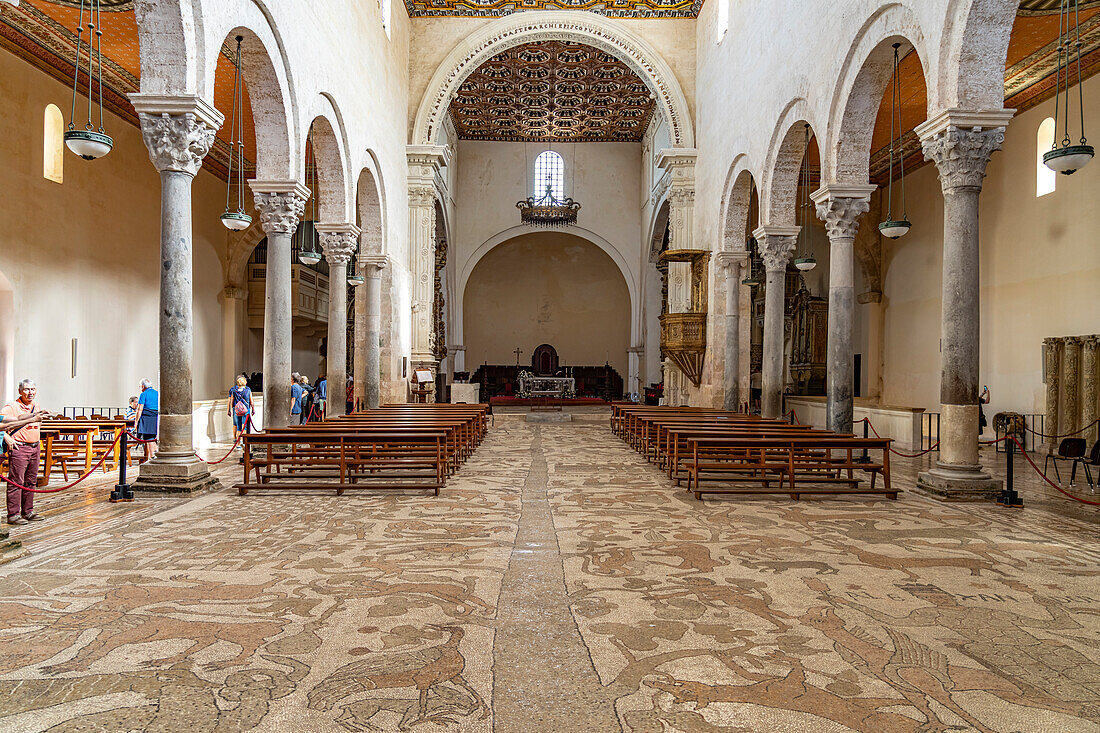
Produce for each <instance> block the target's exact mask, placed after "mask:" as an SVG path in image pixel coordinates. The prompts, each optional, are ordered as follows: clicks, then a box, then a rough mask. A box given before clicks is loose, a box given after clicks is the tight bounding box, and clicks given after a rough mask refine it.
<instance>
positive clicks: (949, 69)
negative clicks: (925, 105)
mask: <svg viewBox="0 0 1100 733" xmlns="http://www.w3.org/2000/svg"><path fill="white" fill-rule="evenodd" d="M1019 6H1020V3H1019V2H1018V0H951V2H950V4H949V5H948V10H947V13H946V15H945V26H944V32H943V42H941V44H940V57H939V72H940V83H939V85H938V94H937V96H936V105H935V107H934V108H933V111H934V112H940V111H942V110H945V109H951V108H960V109H967V110H979V109H1001V108H1002V107H1004V80H1005V79H1004V77H1005V61H1006V60H1007V58H1008V42H1009V39H1010V38H1011V36H1012V26H1013V24H1014V23H1015V22H1016V11H1017V10H1018V9H1019ZM931 100H932V95H931V94H929V106H930V107H931Z"/></svg>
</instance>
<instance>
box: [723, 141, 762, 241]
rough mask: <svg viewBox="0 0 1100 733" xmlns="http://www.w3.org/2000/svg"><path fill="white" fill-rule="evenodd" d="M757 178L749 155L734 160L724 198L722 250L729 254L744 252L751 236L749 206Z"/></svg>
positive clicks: (742, 155)
mask: <svg viewBox="0 0 1100 733" xmlns="http://www.w3.org/2000/svg"><path fill="white" fill-rule="evenodd" d="M755 184H756V177H755V176H754V175H753V173H752V167H751V166H750V164H749V159H748V156H747V155H744V154H741V155H738V156H737V157H736V158H734V159H733V163H732V164H730V169H729V173H727V174H726V186H725V194H724V195H723V196H722V208H721V217H722V218H721V219H720V220H719V221H721V222H722V249H723V250H724V251H727V252H743V251H744V250H745V243H746V241H747V239H748V236H749V231H748V229H749V223H748V219H749V205H750V202H751V200H752V189H753V187H754V186H755Z"/></svg>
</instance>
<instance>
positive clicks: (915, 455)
mask: <svg viewBox="0 0 1100 733" xmlns="http://www.w3.org/2000/svg"><path fill="white" fill-rule="evenodd" d="M856 422H865V423H867V427H869V428H871V432H872V433H874V434H875V437H876V438H878V439H880V440H881V439H882V436H881V435H879V434H878V431H877V430H875V426H874V425H873V424H872V423H871V418H869V417H865V418H863V419H862V420H856ZM939 447H940V441H938V440H937V441H936V442H935V443H933V444H932V447H931V448H929V449H928V450H922V451H921V452H920V453H902V452H901V451H898V450H894V449H893V448H891V449H890V452H891V453H893V454H894V455H895V456H901V457H902V458H920V457H921V456H926V455H928V454H929V453H931V452H932V451H934V450H936V449H937V448H939Z"/></svg>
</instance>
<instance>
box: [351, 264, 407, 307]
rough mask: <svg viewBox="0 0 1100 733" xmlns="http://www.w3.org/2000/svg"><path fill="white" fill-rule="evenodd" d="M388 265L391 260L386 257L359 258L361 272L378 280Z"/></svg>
mask: <svg viewBox="0 0 1100 733" xmlns="http://www.w3.org/2000/svg"><path fill="white" fill-rule="evenodd" d="M388 264H389V258H387V257H386V256H385V255H364V256H361V257H360V258H359V271H360V272H361V273H363V275H364V276H366V277H370V278H378V277H382V270H383V269H384V268H385V267H386V266H387V265H388ZM414 309H415V304H414Z"/></svg>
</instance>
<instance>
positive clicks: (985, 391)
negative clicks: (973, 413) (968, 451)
mask: <svg viewBox="0 0 1100 733" xmlns="http://www.w3.org/2000/svg"><path fill="white" fill-rule="evenodd" d="M988 404H989V387H986V386H983V387H982V393H981V394H980V395H978V435H982V434H983V433H985V426H986V425H987V424H988V423H986V420H985V410H983V409H982V405H988Z"/></svg>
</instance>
